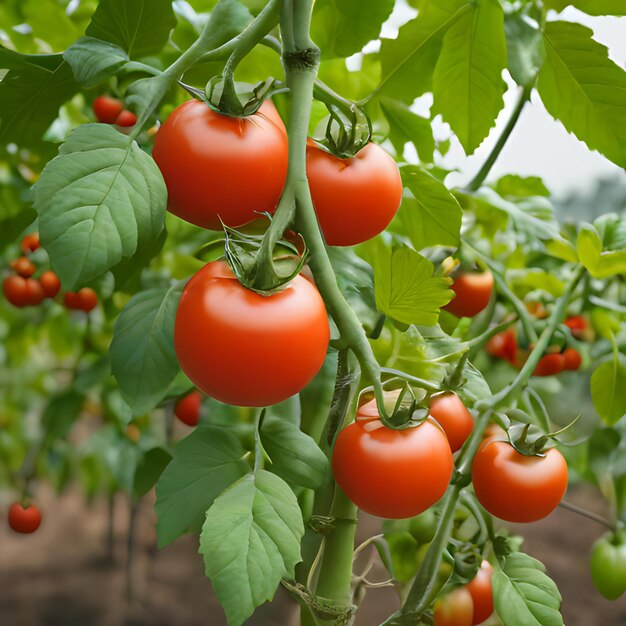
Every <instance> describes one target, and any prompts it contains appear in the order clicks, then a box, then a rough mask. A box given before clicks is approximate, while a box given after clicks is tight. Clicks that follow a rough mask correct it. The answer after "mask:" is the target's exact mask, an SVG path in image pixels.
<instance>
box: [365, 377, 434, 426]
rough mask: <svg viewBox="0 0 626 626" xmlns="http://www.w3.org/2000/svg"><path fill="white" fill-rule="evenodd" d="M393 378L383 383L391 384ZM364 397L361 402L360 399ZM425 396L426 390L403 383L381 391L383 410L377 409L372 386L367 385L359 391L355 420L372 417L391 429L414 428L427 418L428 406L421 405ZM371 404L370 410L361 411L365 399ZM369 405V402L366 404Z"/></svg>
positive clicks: (366, 419) (368, 419)
mask: <svg viewBox="0 0 626 626" xmlns="http://www.w3.org/2000/svg"><path fill="white" fill-rule="evenodd" d="M394 381H395V379H391V380H390V381H387V383H385V384H390V383H391V384H393V382H394ZM363 398H366V401H365V402H363V401H362V399H363ZM425 398H426V392H425V391H424V390H423V389H418V390H416V389H414V388H413V387H411V386H410V385H407V384H405V385H404V386H403V387H400V388H397V389H390V390H385V391H383V406H384V409H385V410H384V412H380V411H379V410H378V406H377V404H378V403H375V402H373V401H374V400H375V395H374V388H373V387H367V388H365V389H363V390H362V391H361V394H360V397H359V402H358V405H359V411H357V416H356V421H357V422H362V421H371V420H373V419H377V420H380V422H381V423H382V424H383V425H384V426H386V427H387V428H390V429H391V430H404V429H405V428H414V427H415V426H419V425H420V424H422V423H423V422H424V420H426V419H427V418H428V415H429V410H428V407H426V406H424V405H422V402H423V401H424V400H425ZM368 400H369V401H370V403H371V404H372V410H364V411H361V409H362V408H363V407H365V404H366V403H367V401H368ZM368 406H369V404H368Z"/></svg>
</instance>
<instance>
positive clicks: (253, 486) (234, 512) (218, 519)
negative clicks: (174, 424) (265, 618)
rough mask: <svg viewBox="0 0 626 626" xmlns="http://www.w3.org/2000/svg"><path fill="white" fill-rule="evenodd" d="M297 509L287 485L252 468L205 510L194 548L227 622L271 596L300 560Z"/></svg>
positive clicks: (235, 625) (237, 622)
mask: <svg viewBox="0 0 626 626" xmlns="http://www.w3.org/2000/svg"><path fill="white" fill-rule="evenodd" d="M303 535H304V525H303V523H302V513H301V512H300V508H299V507H298V502H297V500H296V497H295V496H294V494H293V492H292V491H291V489H290V488H289V486H288V485H287V484H286V483H285V482H284V481H283V480H281V479H280V478H279V477H278V476H276V475H274V474H271V473H270V472H266V471H265V470H260V471H258V472H257V473H256V474H255V475H254V476H252V475H250V476H246V477H245V478H242V479H241V480H240V481H239V482H237V483H236V484H234V485H233V486H232V487H230V488H229V489H228V490H226V491H225V492H224V493H223V494H222V495H221V496H220V497H219V498H217V499H216V500H215V502H214V503H213V505H212V506H211V508H210V509H209V510H208V511H207V515H206V520H205V522H204V526H203V527H202V534H201V536H200V553H201V554H202V556H203V557H204V564H205V569H206V574H207V576H208V577H209V578H210V579H211V583H212V585H213V589H214V591H215V593H216V595H217V597H218V599H219V601H220V604H221V605H222V607H223V608H224V611H225V613H226V617H227V619H228V624H229V626H241V624H243V623H244V622H245V620H246V619H247V618H248V617H250V615H252V613H253V612H254V609H255V608H256V607H257V606H259V605H261V604H263V603H264V602H266V601H267V600H271V599H272V598H273V597H274V594H275V592H276V588H277V587H278V585H279V584H280V580H281V578H283V577H289V578H292V577H293V576H294V568H295V566H296V564H297V563H298V562H299V561H300V560H301V557H300V540H301V539H302V536H303Z"/></svg>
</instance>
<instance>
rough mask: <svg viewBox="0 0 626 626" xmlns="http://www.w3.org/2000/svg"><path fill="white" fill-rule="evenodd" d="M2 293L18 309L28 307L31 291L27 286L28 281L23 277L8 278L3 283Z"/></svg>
mask: <svg viewBox="0 0 626 626" xmlns="http://www.w3.org/2000/svg"><path fill="white" fill-rule="evenodd" d="M2 291H3V292H4V297H5V298H6V299H7V300H8V301H9V302H10V303H11V304H12V305H13V306H17V307H20V308H21V307H24V306H28V299H29V289H28V286H27V285H26V279H25V278H22V277H21V276H7V278H5V279H4V281H2Z"/></svg>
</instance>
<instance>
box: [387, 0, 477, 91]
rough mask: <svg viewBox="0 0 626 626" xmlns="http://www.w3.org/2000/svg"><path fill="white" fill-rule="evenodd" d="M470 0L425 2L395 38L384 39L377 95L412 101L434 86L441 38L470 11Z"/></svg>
mask: <svg viewBox="0 0 626 626" xmlns="http://www.w3.org/2000/svg"><path fill="white" fill-rule="evenodd" d="M471 7H472V3H471V2H470V1H469V0H440V1H438V2H428V3H425V4H424V5H423V8H422V9H421V11H420V13H419V14H418V16H417V17H416V18H415V19H413V20H411V21H410V22H408V23H407V24H405V25H404V26H403V27H402V28H401V29H400V31H399V32H398V36H397V38H396V39H383V40H382V44H381V48H380V59H381V63H382V76H381V82H380V84H379V85H378V87H377V88H376V91H375V94H376V95H381V96H382V95H387V96H390V97H392V98H399V99H400V100H402V101H404V102H409V103H410V102H412V101H413V100H414V99H415V98H416V97H417V96H419V95H421V94H423V93H424V92H426V91H428V90H429V89H430V87H431V81H432V74H433V70H434V68H435V63H436V62H437V57H438V55H439V50H440V49H441V41H442V38H443V36H444V34H445V33H446V31H447V30H448V29H449V28H450V27H451V26H452V25H453V24H455V23H457V21H458V20H460V19H461V18H463V16H464V15H466V14H467V13H468V12H469V11H471Z"/></svg>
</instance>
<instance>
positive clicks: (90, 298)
mask: <svg viewBox="0 0 626 626" xmlns="http://www.w3.org/2000/svg"><path fill="white" fill-rule="evenodd" d="M97 305H98V294H97V293H96V292H95V291H94V290H93V289H91V288H90V287H83V288H82V289H81V290H80V291H79V292H78V308H79V309H80V310H81V311H85V313H89V312H90V311H93V309H95V308H96V306H97Z"/></svg>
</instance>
